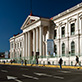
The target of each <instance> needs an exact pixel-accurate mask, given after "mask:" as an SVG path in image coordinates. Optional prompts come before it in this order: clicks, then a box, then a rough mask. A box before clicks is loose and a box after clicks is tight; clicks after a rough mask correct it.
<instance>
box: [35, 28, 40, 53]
mask: <svg viewBox="0 0 82 82" xmlns="http://www.w3.org/2000/svg"><path fill="white" fill-rule="evenodd" d="M38 35H39V34H38V28H36V52H38V51H39V44H38V42H39V41H38V40H39V39H38V37H39V36H38Z"/></svg>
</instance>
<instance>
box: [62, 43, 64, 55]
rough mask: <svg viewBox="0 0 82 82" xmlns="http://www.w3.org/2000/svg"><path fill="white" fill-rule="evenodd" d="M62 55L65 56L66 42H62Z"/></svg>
mask: <svg viewBox="0 0 82 82" xmlns="http://www.w3.org/2000/svg"><path fill="white" fill-rule="evenodd" d="M62 56H65V43H63V44H62Z"/></svg>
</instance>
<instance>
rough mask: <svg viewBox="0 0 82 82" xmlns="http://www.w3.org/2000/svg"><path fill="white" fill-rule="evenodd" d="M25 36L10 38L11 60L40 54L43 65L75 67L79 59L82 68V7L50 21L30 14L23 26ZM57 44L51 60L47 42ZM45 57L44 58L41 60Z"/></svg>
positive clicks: (22, 34)
mask: <svg viewBox="0 0 82 82" xmlns="http://www.w3.org/2000/svg"><path fill="white" fill-rule="evenodd" d="M21 30H22V31H23V32H22V33H21V34H17V35H14V36H13V37H11V38H10V58H12V59H14V58H20V57H21V58H25V59H27V60H30V58H31V57H33V56H36V54H39V56H40V58H39V63H41V64H47V61H50V62H51V64H58V60H59V58H60V57H62V59H63V65H74V64H75V56H76V55H77V56H79V60H80V64H82V3H80V4H77V5H76V6H74V7H72V8H70V9H67V10H66V11H64V12H62V13H60V14H58V15H56V16H54V17H52V18H50V19H47V18H42V17H38V16H34V15H32V14H30V15H29V16H28V17H27V18H26V20H25V22H24V23H23V25H22V27H21ZM48 39H53V40H54V52H55V56H54V57H47V40H48ZM41 56H42V57H41Z"/></svg>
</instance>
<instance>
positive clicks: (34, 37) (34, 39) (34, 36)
mask: <svg viewBox="0 0 82 82" xmlns="http://www.w3.org/2000/svg"><path fill="white" fill-rule="evenodd" d="M35 45H36V33H35V29H33V55H34V56H35V54H36V46H35Z"/></svg>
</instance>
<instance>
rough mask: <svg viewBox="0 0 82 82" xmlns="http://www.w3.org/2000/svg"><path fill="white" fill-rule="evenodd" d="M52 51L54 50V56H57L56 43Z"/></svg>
mask: <svg viewBox="0 0 82 82" xmlns="http://www.w3.org/2000/svg"><path fill="white" fill-rule="evenodd" d="M54 52H55V56H57V45H56V44H55V45H54Z"/></svg>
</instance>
